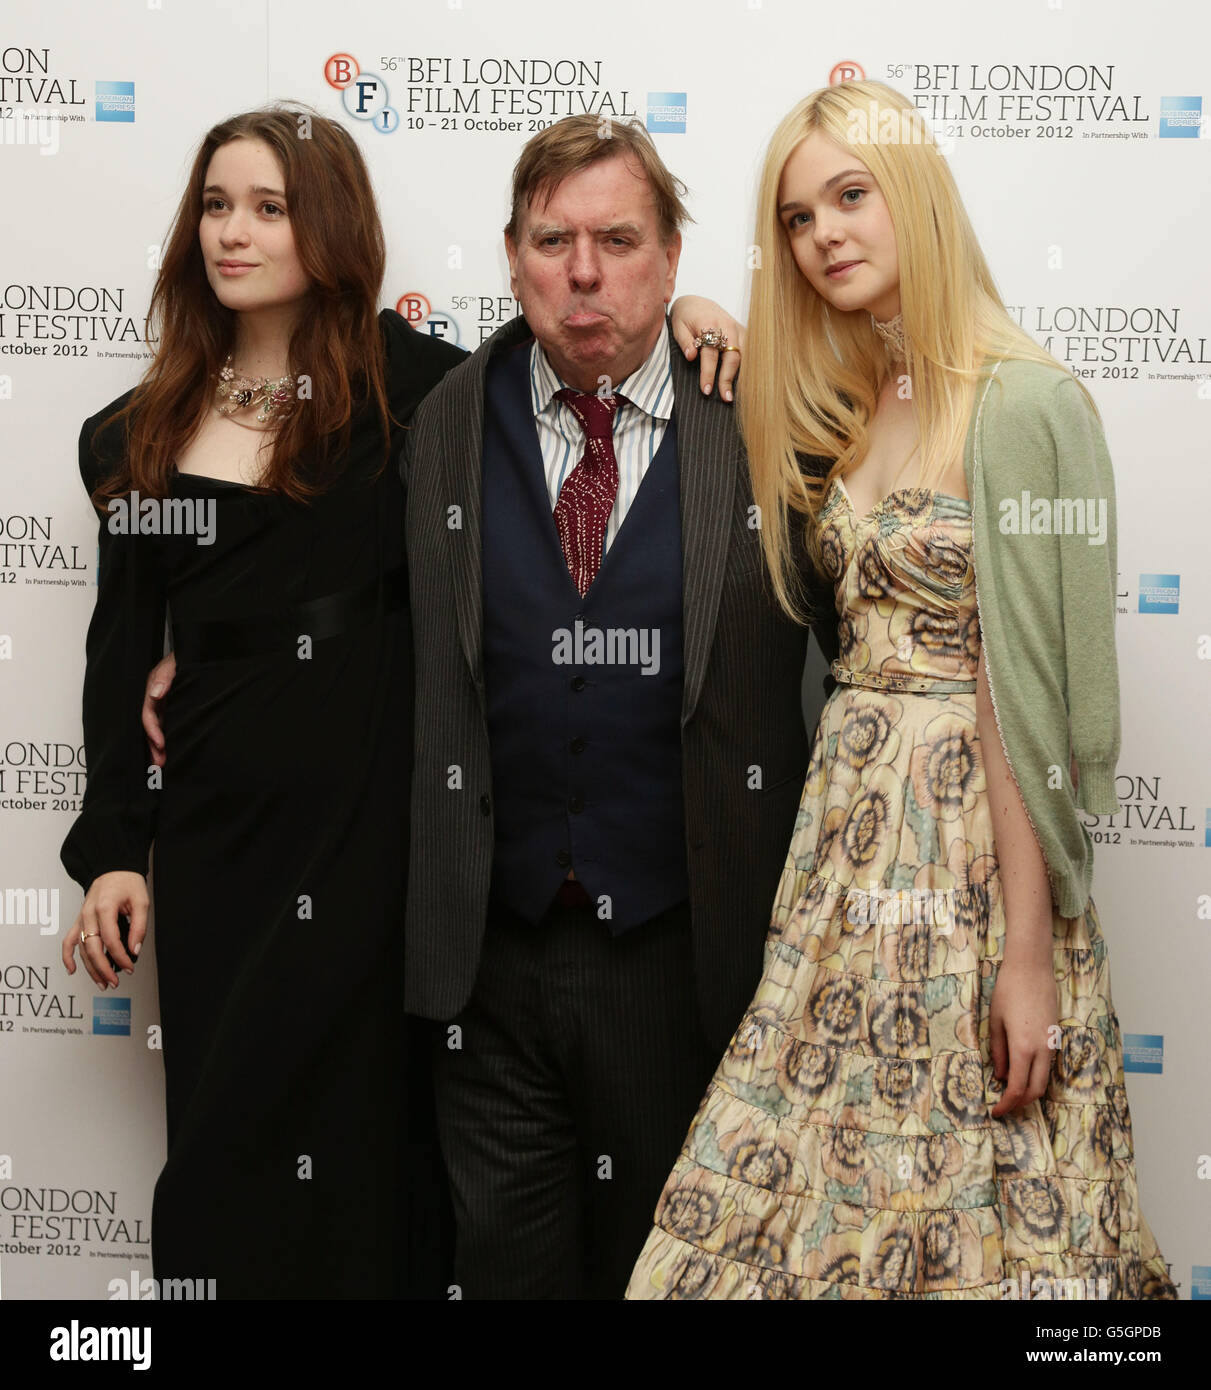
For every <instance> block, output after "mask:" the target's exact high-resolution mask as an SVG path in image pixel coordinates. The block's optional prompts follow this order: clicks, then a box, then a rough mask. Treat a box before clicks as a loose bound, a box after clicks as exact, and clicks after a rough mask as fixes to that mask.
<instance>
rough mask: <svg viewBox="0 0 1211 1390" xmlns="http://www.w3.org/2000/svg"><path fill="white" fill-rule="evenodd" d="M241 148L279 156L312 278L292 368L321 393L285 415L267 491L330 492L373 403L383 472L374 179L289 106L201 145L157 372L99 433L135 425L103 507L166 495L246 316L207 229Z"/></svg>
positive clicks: (177, 228) (101, 491)
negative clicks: (216, 166)
mask: <svg viewBox="0 0 1211 1390" xmlns="http://www.w3.org/2000/svg"><path fill="white" fill-rule="evenodd" d="M239 139H256V140H263V141H264V142H265V144H267V145H268V146H269V147H270V149H271V150H272V151H273V152H274V154H275V155H276V156H277V159H278V162H279V164H280V165H281V167H282V174H283V177H284V179H285V184H284V188H285V193H286V200H287V209H288V215H289V218H290V226H291V230H292V231H293V233H294V243H295V249H296V251H297V253H298V257H299V260H300V262H301V263H302V266H303V269H304V271H305V272H306V274H307V277H308V279H309V280H310V282H311V285H310V288H309V289H308V291H307V294H306V296H305V298H304V304H303V311H302V312H301V313H300V314H299V316H298V321H297V323H296V325H295V328H294V331H293V333H292V335H291V339H290V346H289V365H288V367H287V370H288V371H289V372H290V373H291V374H292V375H298V374H306V375H307V376H309V377H310V379H311V391H312V396H311V398H310V399H309V400H305V401H304V402H302V403H301V405H299V406H296V408H295V409H293V410H291V411H289V412H288V413H287V414H286V415H285V417H284V418H283V419H282V422H281V424H280V425H279V427H278V430H277V433H276V435H275V437H274V440H273V445H272V452H271V455H270V460H269V463H268V466H267V467H266V469H265V472H264V474H263V476H262V477H261V479H260V481H259V490H260V491H264V492H277V493H282V494H284V495H285V496H287V497H290V498H292V499H294V500H295V501H299V502H305V501H307V500H308V499H309V498H312V497H314V496H316V495H317V494H318V493H320V492H322V491H324V490H325V488H326V487H328V486H330V485H331V483H332V482H333V481H334V480H335V477H336V476H337V475H338V474H339V472H340V461H341V459H342V458H343V456H344V455H345V453H346V451H347V448H348V444H349V435H350V425H351V420H352V417H353V414H354V411H355V410H357V409H359V408H361V407H362V406H363V405H366V404H373V406H374V407H375V409H376V410H377V412H378V415H379V418H380V421H381V425H382V434H383V463H384V465H385V464H386V461H387V452H388V431H389V421H390V419H391V416H390V412H389V410H388V407H387V391H386V375H385V370H384V368H385V349H384V347H383V341H382V335H381V333H380V332H379V328H378V301H379V294H380V291H381V289H382V283H383V275H384V272H385V268H386V246H385V243H384V239H383V228H382V222H381V220H380V218H379V212H378V203H377V201H376V199H375V196H374V189H373V187H372V185H371V182H370V175H369V172H368V170H367V168H366V163H365V160H364V159H363V158H362V154H361V151H360V150H359V149H358V146H357V143H356V141H355V140H354V139H353V137H352V136H351V135H350V134H349V132H348V131H347V130H345V128H344V127H343V126H341V125H339V124H338V123H337V122H336V121H333V120H329V119H328V118H327V117H325V116H321V115H319V114H318V113H317V112H315V111H314V110H312V109H311V108H309V107H305V106H302V105H301V104H300V103H297V102H292V103H290V104H289V105H286V104H284V103H282V104H276V105H274V106H268V107H262V108H260V109H258V110H256V111H246V112H244V113H243V114H241V115H238V116H231V117H229V118H228V119H227V120H225V121H220V122H219V124H218V125H216V126H214V127H212V128H211V129H210V130H209V131H207V133H206V135H205V137H204V138H203V140H202V143H201V145H200V146H199V147H198V152H197V154H196V155H195V157H194V161H193V168H192V169H191V170H190V173H189V182H188V184H187V186H186V188H185V192H184V194H183V195H182V197H181V201H180V204H179V205H178V207H177V211H176V216H175V217H174V219H173V222H172V227H171V230H170V232H169V236H168V244H167V246H166V247H165V250H164V255H163V258H162V261H161V265H160V272H159V275H158V276H157V277H156V284H155V289H154V290H153V291H152V295H151V302H150V304H149V306H148V312H147V319H146V322H145V324H144V339H145V341H146V343H147V346H148V348H149V349H150V350H152V352H153V354H154V356H153V360H152V363H151V365H150V366H149V367H148V369H147V371H146V373H145V374H144V376H143V378H142V380H141V381H140V382H139V384H138V385H137V386H136V387H135V389H134V393H133V395H132V396H131V399H130V400H129V401H128V402H127V404H126V405H125V406H124V407H123V408H122V409H121V410H118V411H115V412H114V414H113V415H111V416H109V417H108V419H107V420H106V421H105V422H104V424H103V426H102V428H107V427H109V426H110V425H112V424H115V423H117V422H119V421H124V423H125V430H126V447H125V449H124V450H123V451H122V463H121V465H120V467H119V469H118V471H117V472H116V473H114V474H113V475H111V476H110V477H108V478H106V479H104V480H103V481H102V482H101V483H100V484H99V485H98V487H97V488H96V490H95V491H94V493H93V500H94V503H96V504H97V505H98V506H99V507H100V506H102V499H105V498H110V497H116V496H120V495H122V494H125V493H127V492H129V491H130V490H131V489H132V488H137V489H138V490H139V492H141V493H143V494H144V495H145V496H152V497H163V496H165V495H166V494H167V493H168V492H169V489H170V487H171V483H172V477H173V473H174V469H175V466H176V460H177V458H178V456H179V455H180V454H181V452H182V451H183V450H184V448H185V446H186V445H187V444H188V443H189V441H190V440H191V439H192V438H193V436H194V435H195V433H196V432H197V430H198V428H199V427H200V425H201V424H202V421H203V419H204V418H205V416H206V412H207V411H208V410H209V409H210V406H211V402H212V401H213V399H214V388H215V382H216V379H217V376H218V372H219V369H220V367H222V365H223V363H224V361H225V360H226V359H227V355H228V353H230V352H231V351H232V349H233V347H234V343H235V329H236V314H235V311H234V310H231V309H228V308H227V307H226V306H225V305H223V304H222V303H221V302H220V301H219V299H218V297H217V296H216V295H215V293H214V291H213V290H212V289H211V287H210V282H209V281H208V280H207V278H206V269H205V265H204V263H203V258H202V248H201V244H200V241H199V235H198V228H199V225H200V223H201V220H202V211H203V201H204V200H203V196H202V189H203V186H204V183H205V178H206V170H207V169H208V167H209V165H210V160H211V156H212V155H213V154H214V152H215V151H216V150H217V149H218V148H219V147H220V146H221V145H225V144H227V143H228V142H229V141H231V140H239Z"/></svg>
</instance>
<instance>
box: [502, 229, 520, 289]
mask: <svg viewBox="0 0 1211 1390" xmlns="http://www.w3.org/2000/svg"><path fill="white" fill-rule="evenodd" d="M505 255H506V256H507V257H508V261H509V289H510V290H512V292H513V298H514V299H516V298H517V297H518V296H517V243H516V242H515V241H514V240H513V238H512V236H510V234H509V233H508V232H506V233H505Z"/></svg>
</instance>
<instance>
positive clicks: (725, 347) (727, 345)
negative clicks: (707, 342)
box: [719, 343, 740, 352]
mask: <svg viewBox="0 0 1211 1390" xmlns="http://www.w3.org/2000/svg"><path fill="white" fill-rule="evenodd" d="M719 351H720V352H739V351H740V349H739V348H738V347H733V346H732V345H731V343H724V345H723V346H722V347H721V348H720V349H719Z"/></svg>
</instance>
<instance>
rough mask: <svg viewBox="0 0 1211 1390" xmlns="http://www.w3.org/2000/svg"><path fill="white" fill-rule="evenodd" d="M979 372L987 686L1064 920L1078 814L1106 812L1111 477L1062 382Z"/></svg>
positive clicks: (1115, 733) (1114, 738)
mask: <svg viewBox="0 0 1211 1390" xmlns="http://www.w3.org/2000/svg"><path fill="white" fill-rule="evenodd" d="M985 374H986V376H987V378H988V379H987V381H986V382H980V383H978V384H977V387H976V394H975V408H974V409H973V410H972V418H971V422H970V424H969V425H968V430H967V442H966V446H965V448H964V452H963V468H964V472H965V474H966V478H967V489H968V495H969V496H970V498H971V502H972V563H973V566H974V569H975V579H976V602H977V605H978V609H979V617H980V630H981V634H982V641H983V646H984V659H985V664H986V666H987V668H988V681H989V689H990V691H991V693H992V704H993V709H994V711H995V713H996V721H997V728H998V729H999V730H1000V734H1001V743H1002V745H1003V747H1004V749H1005V757H1006V759H1007V761H1008V763H1009V767H1010V770H1011V771H1012V773H1013V776H1014V779H1015V780H1016V782H1017V784H1018V788H1019V790H1020V792H1021V795H1022V802H1023V804H1024V806H1025V808H1026V814H1027V816H1028V817H1029V818H1030V823H1031V825H1032V826H1033V827H1034V831H1035V835H1036V838H1037V839H1038V842H1039V845H1040V847H1041V849H1042V851H1043V857H1044V858H1045V859H1046V861H1047V876H1048V879H1049V881H1050V884H1051V896H1052V899H1053V901H1054V903H1055V905H1056V908H1057V909H1058V911H1059V913H1060V914H1061V915H1062V916H1064V917H1076V916H1079V915H1080V914H1081V913H1083V912H1084V910H1085V906H1086V904H1087V903H1088V901H1089V887H1090V880H1091V879H1092V876H1093V844H1092V841H1091V840H1090V837H1089V831H1088V830H1087V829H1086V828H1085V825H1084V823H1083V821H1082V820H1081V817H1080V815H1079V810H1084V811H1086V812H1088V813H1089V814H1091V815H1107V814H1111V813H1113V812H1115V811H1117V810H1119V809H1120V808H1119V804H1118V801H1117V800H1116V798H1115V791H1114V770H1115V764H1116V762H1117V760H1118V753H1119V739H1120V734H1119V689H1118V662H1117V657H1116V653H1115V645H1114V618H1115V586H1116V578H1117V571H1116V541H1115V507H1114V474H1113V471H1112V469H1111V465H1110V455H1109V452H1108V450H1107V448H1106V440H1105V437H1104V435H1103V433H1102V428H1101V425H1100V423H1099V421H1098V419H1097V416H1096V415H1095V414H1094V412H1093V411H1092V410H1091V409H1090V407H1089V403H1088V401H1087V400H1086V398H1085V396H1084V395H1083V393H1082V392H1081V389H1080V387H1079V386H1078V385H1077V384H1076V380H1075V379H1074V378H1073V377H1072V375H1071V374H1070V373H1069V372H1067V371H1065V370H1064V369H1063V368H1061V367H1058V366H1057V367H1048V366H1045V365H1043V364H1042V363H1036V362H1025V361H1020V360H1014V359H1002V360H1001V361H1000V362H996V363H993V362H992V361H991V360H990V361H989V362H987V363H986V364H985ZM1023 494H1028V496H1023ZM1041 499H1045V502H1046V505H1045V506H1041V505H1039V503H1040V500H1041ZM1056 499H1064V500H1063V501H1062V502H1060V504H1059V505H1057V501H1056ZM1077 499H1080V502H1081V505H1075V504H1076V502H1077ZM1099 525H1100V526H1101V527H1102V529H1101V541H1100V543H1099V542H1098V541H1097V539H1096V536H1097V528H1098V526H1099ZM1057 528H1058V530H1059V531H1060V532H1061V534H1054V532H1055V530H1056V529H1057ZM1070 752H1071V754H1073V755H1075V759H1076V768H1077V788H1075V789H1074V787H1073V785H1072V779H1071V776H1070V772H1069V755H1070Z"/></svg>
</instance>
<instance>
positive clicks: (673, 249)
mask: <svg viewBox="0 0 1211 1390" xmlns="http://www.w3.org/2000/svg"><path fill="white" fill-rule="evenodd" d="M664 249H665V254H666V255H667V256H668V265H669V273H668V279H667V280H666V281H665V286H664V302H665V303H666V304H668V303H670V302H671V301H672V298H673V291H674V290H675V289H676V288H677V266H678V264H679V263H680V261H681V233H680V232H674V233H673V235H672V236H671V237H670V238H669V241H668V245H667V246H666V247H665V248H664Z"/></svg>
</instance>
